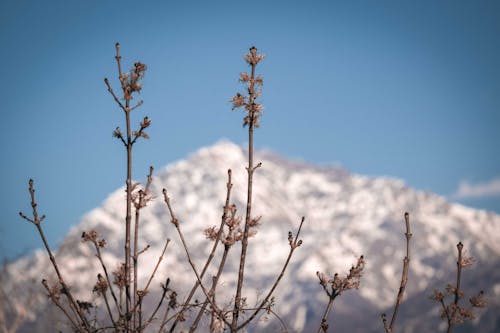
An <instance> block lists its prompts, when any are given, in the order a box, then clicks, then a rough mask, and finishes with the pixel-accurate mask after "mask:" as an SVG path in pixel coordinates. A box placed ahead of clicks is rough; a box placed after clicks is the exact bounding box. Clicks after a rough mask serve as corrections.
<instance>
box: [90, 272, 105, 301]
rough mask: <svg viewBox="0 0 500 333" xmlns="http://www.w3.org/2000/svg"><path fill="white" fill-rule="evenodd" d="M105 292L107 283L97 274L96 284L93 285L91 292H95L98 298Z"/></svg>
mask: <svg viewBox="0 0 500 333" xmlns="http://www.w3.org/2000/svg"><path fill="white" fill-rule="evenodd" d="M106 290H108V282H107V281H106V279H105V278H104V277H103V276H102V275H101V274H98V275H97V282H96V284H95V285H94V289H93V290H92V291H93V292H95V293H96V294H97V295H98V296H101V295H104V294H105V293H106Z"/></svg>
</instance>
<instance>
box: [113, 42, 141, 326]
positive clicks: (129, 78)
mask: <svg viewBox="0 0 500 333" xmlns="http://www.w3.org/2000/svg"><path fill="white" fill-rule="evenodd" d="M115 49H116V56H115V59H116V63H117V66H118V77H119V80H120V83H121V88H122V91H123V99H124V100H125V105H124V104H123V103H122V102H121V101H120V99H119V98H118V97H117V95H116V94H115V93H114V91H113V89H112V88H111V85H110V84H109V80H108V79H104V82H105V83H106V86H107V87H108V91H109V93H110V94H111V95H112V96H113V99H114V100H115V102H116V103H117V104H118V106H119V107H120V108H121V109H122V110H123V112H124V113H125V123H126V137H125V138H124V137H123V135H122V133H121V132H120V131H119V128H117V130H115V132H113V135H114V136H116V137H118V138H120V139H121V141H122V142H123V144H124V145H125V147H126V150H127V172H126V173H127V176H126V192H127V196H126V215H125V244H124V256H125V309H126V310H125V316H124V317H125V330H126V332H128V331H129V330H131V329H132V327H131V326H130V325H131V324H132V325H133V326H134V327H135V326H136V316H135V311H134V313H131V309H132V297H131V291H130V289H131V286H130V284H131V280H132V270H131V262H130V261H131V257H132V249H131V244H130V243H131V221H132V146H133V144H134V143H135V141H136V139H137V134H135V137H134V138H132V136H133V133H132V129H131V126H130V112H131V111H132V110H133V109H135V108H137V107H139V106H140V105H142V101H140V102H139V103H137V105H135V106H134V107H132V108H131V107H130V100H131V99H132V94H133V93H134V92H139V91H140V90H141V87H142V86H141V84H139V83H138V81H139V80H140V79H141V78H142V77H143V75H144V71H145V70H146V66H145V65H144V64H142V63H140V62H136V63H135V64H134V66H135V69H133V70H132V71H131V73H130V74H127V73H122V68H121V58H122V57H121V55H120V44H119V43H116V45H115ZM144 120H145V121H144V122H143V123H141V130H140V133H139V135H140V136H143V135H142V130H143V129H144V128H146V127H148V126H149V124H150V123H151V122H150V121H149V119H147V117H146V118H144ZM146 120H147V121H146ZM146 123H147V124H146ZM135 255H136V253H135V252H134V256H135ZM120 295H121V293H120ZM134 295H135V293H134ZM131 319H132V322H131Z"/></svg>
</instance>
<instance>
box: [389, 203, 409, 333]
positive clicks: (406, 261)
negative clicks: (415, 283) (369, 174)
mask: <svg viewBox="0 0 500 333" xmlns="http://www.w3.org/2000/svg"><path fill="white" fill-rule="evenodd" d="M405 224H406V233H405V236H406V256H405V258H404V259H403V272H402V274H401V283H400V286H399V291H398V295H397V297H396V305H394V312H393V313H392V317H391V322H390V324H389V325H388V324H387V318H386V314H385V313H383V314H382V315H381V317H382V323H383V324H384V329H385V332H386V333H392V332H393V327H394V323H395V322H396V317H397V315H398V310H399V306H400V305H401V303H403V295H404V292H405V289H406V284H407V282H408V270H409V268H410V239H411V236H412V234H411V232H410V214H409V213H405Z"/></svg>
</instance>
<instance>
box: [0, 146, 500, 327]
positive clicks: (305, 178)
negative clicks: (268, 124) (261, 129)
mask: <svg viewBox="0 0 500 333" xmlns="http://www.w3.org/2000/svg"><path fill="white" fill-rule="evenodd" d="M255 161H256V163H257V162H259V161H262V162H263V165H262V167H261V168H259V169H258V170H256V172H255V178H254V197H253V203H254V208H253V209H254V210H253V212H254V214H255V216H258V215H262V219H261V222H262V224H261V226H260V227H259V231H258V233H257V235H256V236H255V238H252V242H251V243H252V245H251V249H250V251H249V253H248V259H247V262H248V271H249V272H252V274H251V276H249V278H248V281H246V282H245V286H246V288H247V289H246V295H247V296H248V297H249V298H248V302H249V304H250V303H251V302H253V301H255V300H254V299H252V295H258V294H259V293H260V292H261V291H262V290H265V289H266V288H267V287H268V286H267V284H266V283H267V282H268V281H269V280H270V279H272V277H273V276H274V274H275V273H276V272H278V271H279V269H280V267H281V266H280V265H281V264H282V260H283V259H284V258H286V255H287V251H288V243H287V234H288V231H289V230H295V228H296V226H297V224H298V222H299V221H300V218H301V216H306V222H305V225H304V228H303V233H302V234H301V238H302V239H303V245H302V246H301V247H300V249H298V250H297V251H296V254H294V257H293V259H292V264H291V267H290V271H288V272H287V275H286V276H285V278H284V280H283V284H284V286H282V288H280V289H279V290H278V292H277V294H276V297H277V299H279V300H283V301H282V302H281V303H280V304H279V307H278V308H277V310H279V311H280V315H281V316H282V317H284V318H293V317H295V316H298V312H300V313H306V317H307V319H308V320H307V321H315V322H319V321H318V318H317V316H318V314H319V313H320V312H321V306H322V304H323V303H322V302H323V301H325V300H324V298H323V296H324V295H322V290H321V288H319V287H318V281H317V278H316V275H315V272H316V270H320V271H324V272H329V273H333V272H339V273H342V272H345V271H346V270H348V268H349V267H350V265H351V264H352V263H353V262H354V260H355V258H356V257H357V256H359V255H361V254H364V255H365V258H366V260H367V265H366V268H365V274H364V276H363V278H362V282H361V287H360V289H359V292H358V293H352V294H355V295H356V296H354V298H349V297H347V298H346V300H347V301H346V302H339V304H338V305H337V306H338V307H337V308H336V310H337V313H338V314H339V318H336V319H335V320H339V322H336V323H337V325H339V326H337V327H338V330H339V331H345V330H347V329H348V327H349V324H352V323H356V325H358V327H361V328H360V329H359V330H358V331H362V332H371V330H370V327H374V325H373V323H371V324H370V323H369V322H368V320H372V319H373V318H375V319H373V320H379V319H378V313H380V312H381V311H385V308H386V307H389V306H391V305H392V304H393V302H394V297H395V293H396V291H397V288H398V286H399V276H398V273H397V272H399V271H400V270H401V262H402V259H403V258H404V251H403V250H404V249H403V247H402V244H403V242H404V241H403V238H404V236H403V232H404V230H403V222H402V221H403V214H404V212H405V211H408V212H410V216H411V221H412V232H413V234H414V237H413V238H412V253H413V256H412V259H411V265H410V277H409V283H408V289H407V295H408V297H409V298H418V299H421V300H422V302H427V298H428V294H429V293H430V291H429V290H428V288H431V287H440V286H441V285H442V284H443V281H442V280H443V278H445V277H446V279H448V276H451V274H450V273H449V272H452V271H453V269H454V265H453V261H454V259H453V257H452V255H451V254H452V253H453V249H454V248H455V245H456V243H457V242H458V241H459V240H460V241H462V242H463V243H464V244H465V245H466V247H467V248H468V250H469V252H470V253H471V254H472V255H474V256H475V257H476V259H477V267H478V269H477V271H476V270H473V271H469V272H467V273H468V274H471V275H470V279H471V280H470V281H475V283H476V284H481V281H485V278H484V277H485V276H486V277H492V276H496V275H494V274H493V273H494V270H495V269H496V267H497V266H498V264H499V260H498V256H499V254H500V249H499V247H498V246H497V245H495V244H500V236H499V235H500V217H499V216H498V215H496V214H484V213H481V212H478V211H476V210H473V209H462V208H460V207H461V206H459V205H456V204H452V203H448V202H447V201H446V200H444V198H442V197H439V196H437V195H434V194H430V193H423V192H419V191H415V190H413V189H411V188H410V187H408V186H407V185H406V184H404V182H402V181H398V180H394V179H389V178H381V177H379V178H377V177H365V176H360V175H355V174H351V173H349V172H348V171H346V170H344V169H341V168H338V167H337V168H336V167H319V166H315V165H311V164H308V163H306V162H297V161H291V160H289V159H286V158H284V157H281V156H279V155H277V154H274V153H269V152H265V151H264V152H263V151H256V153H255ZM246 165H247V156H246V149H245V148H243V147H242V146H239V145H236V144H234V143H232V142H231V141H228V140H220V141H218V142H217V143H215V144H214V145H212V146H209V147H206V148H201V149H200V150H198V151H196V152H195V153H193V154H192V155H190V156H189V157H188V158H187V159H184V160H180V161H178V162H175V163H173V164H170V165H169V166H168V167H166V168H165V169H163V170H162V171H161V172H159V173H158V175H157V176H156V177H155V178H154V181H153V184H152V190H153V195H154V196H156V200H154V201H152V202H151V203H150V204H149V205H148V207H146V208H144V209H143V210H141V217H142V220H141V225H142V228H141V231H140V243H141V246H145V245H146V244H148V245H150V246H151V247H150V249H149V250H148V251H147V252H146V253H145V254H144V260H143V261H142V262H143V263H144V265H145V266H146V267H145V271H146V272H150V271H151V269H152V267H150V266H152V265H153V264H154V263H155V259H156V258H158V255H159V253H160V251H161V248H162V246H163V244H164V242H165V239H167V238H171V239H172V240H173V241H172V245H171V246H169V250H168V258H167V260H166V261H167V263H168V268H167V267H165V268H164V269H163V271H161V272H159V273H158V274H159V275H162V278H163V277H164V276H165V275H168V276H170V277H171V279H172V283H173V284H175V288H176V290H177V291H179V293H182V292H183V291H184V290H186V289H187V288H189V286H190V284H191V283H192V282H194V279H192V277H193V275H192V274H191V271H190V268H189V266H188V265H186V258H185V254H184V252H183V249H182V246H180V244H179V243H178V241H177V235H176V231H175V230H174V229H173V227H172V225H171V223H169V222H168V221H169V217H168V212H167V209H166V207H165V204H164V203H163V201H162V200H161V189H162V188H167V189H168V192H169V196H170V197H171V200H172V204H173V206H174V209H175V211H176V215H177V217H178V219H179V221H180V225H181V228H182V229H183V232H184V235H185V238H186V239H188V240H189V245H190V247H191V251H192V255H193V257H194V260H195V261H196V262H199V263H200V265H201V262H203V260H204V258H205V257H206V255H207V248H208V247H209V246H210V242H209V241H208V240H207V239H206V237H205V236H204V235H203V230H204V229H205V228H207V227H210V226H212V225H217V224H219V223H220V216H221V212H222V206H223V203H224V198H225V191H226V182H227V169H232V171H233V178H232V183H233V188H232V192H231V202H232V203H234V204H235V205H236V207H237V209H238V214H239V215H242V214H244V212H245V202H246V179H247V178H246V177H247V172H246V169H245V167H246ZM124 201H125V195H124V192H123V190H118V191H116V192H114V193H113V194H112V195H110V197H109V198H108V199H107V200H106V201H105V202H104V203H103V206H102V207H99V208H97V209H95V210H93V211H92V212H91V213H90V214H88V215H86V216H85V217H84V219H83V220H82V223H81V224H80V225H78V226H75V227H74V228H73V229H72V230H73V231H72V232H71V233H70V234H69V235H68V236H67V237H66V239H65V240H64V241H63V243H62V245H61V246H60V248H59V250H58V253H57V258H58V262H59V263H60V265H61V266H62V267H65V269H64V271H65V274H66V275H67V276H68V277H69V278H68V280H69V281H71V283H72V285H73V286H75V292H79V293H80V295H81V296H82V297H87V296H88V291H89V290H92V286H91V282H92V281H94V279H95V274H96V273H97V272H99V269H100V268H99V265H97V264H96V263H95V262H94V261H93V260H92V258H93V254H92V251H91V249H90V248H89V247H88V244H81V243H80V242H79V235H80V234H81V232H82V231H88V229H89V228H95V229H97V230H98V231H99V232H100V233H101V235H102V237H104V238H105V239H106V241H107V244H108V245H107V248H106V249H105V250H106V262H108V263H110V265H112V267H115V265H116V264H118V263H119V262H121V261H122V256H123V255H122V253H123V247H122V245H121V244H123V236H124V235H123V232H122V229H123V219H124V212H123V210H124ZM75 244H76V245H75ZM232 252H233V253H232V257H231V258H228V265H227V266H226V268H225V273H224V276H223V280H224V285H225V288H223V289H224V290H221V295H218V299H221V302H222V301H223V300H222V299H223V298H226V299H227V301H228V302H229V300H230V298H231V291H232V290H234V288H233V287H234V283H235V281H233V278H234V276H235V274H236V275H237V269H238V267H237V265H236V264H235V263H237V262H238V260H237V259H238V253H237V252H238V251H232ZM141 258H142V257H141ZM40 260H41V259H40ZM45 263H46V264H37V265H27V264H26V261H24V262H19V263H17V265H16V263H14V264H13V265H11V266H10V267H9V270H10V271H11V272H12V274H11V276H16V278H17V279H19V281H25V282H24V283H29V282H28V281H29V279H32V278H38V277H40V276H47V275H49V274H50V272H51V269H50V267H49V266H48V265H47V264H48V260H45ZM186 277H189V278H186ZM144 278H145V276H142V277H140V279H144ZM189 279H191V280H189ZM490 280H491V278H490ZM490 280H487V281H486V282H485V285H481V288H483V289H485V291H486V293H487V294H488V293H490V294H493V295H495V292H496V293H500V289H499V288H498V287H497V288H496V289H494V283H493V282H492V281H490ZM496 283H497V284H498V281H496ZM157 287H158V286H157ZM495 290H496V291H495ZM224 291H227V293H226V292H224ZM498 296H500V295H497V299H500V297H498ZM343 299H344V297H343ZM422 304H426V303H422ZM360 306H362V308H363V311H356V309H359V307H360ZM428 308H429V306H424V307H423V308H422V309H421V310H420V312H419V313H418V314H417V315H418V316H419V317H421V318H426V320H421V321H419V323H415V321H411V318H406V320H407V321H405V319H404V318H402V321H403V322H404V323H402V324H401V325H402V327H403V326H404V327H405V328H407V331H408V332H417V331H428V329H427V328H426V327H423V326H418V325H417V324H426V323H428V322H433V321H432V320H430V321H429V320H427V319H428V318H434V317H435V319H436V320H437V318H438V314H439V312H438V310H436V313H429V312H428ZM490 308H491V309H492V311H493V312H495V311H496V310H498V309H499V308H500V305H499V304H497V303H494V304H492V305H491V306H490ZM370 309H371V310H370ZM40 311H41V312H43V308H41V310H40ZM370 311H371V312H370ZM342 314H343V315H344V316H346V320H347V321H346V325H345V326H342V322H341V321H342V318H340V317H342ZM358 314H359V315H358ZM365 314H368V315H365ZM301 322H302V324H300V325H298V326H296V327H294V329H295V330H297V331H308V329H307V328H306V327H304V326H301V325H304V322H305V321H301ZM434 322H435V321H434ZM375 326H376V325H375ZM375 331H376V330H375ZM484 332H488V331H486V330H484ZM490 332H493V331H490Z"/></svg>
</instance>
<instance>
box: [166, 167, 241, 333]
mask: <svg viewBox="0 0 500 333" xmlns="http://www.w3.org/2000/svg"><path fill="white" fill-rule="evenodd" d="M231 176H232V172H231V169H228V170H227V183H226V201H225V204H224V209H223V212H222V217H221V222H220V226H219V231H218V233H217V238H216V239H215V242H214V245H213V246H212V250H211V251H210V254H209V256H208V258H207V261H206V262H205V265H204V266H203V269H202V271H201V273H200V277H201V278H203V276H204V275H205V272H206V271H207V269H208V267H209V265H210V263H211V262H212V259H213V258H214V255H215V250H216V249H217V246H218V245H219V242H220V237H221V235H222V232H223V227H224V223H225V221H226V219H227V213H228V211H229V202H230V200H231V189H232V187H233V184H232V182H231ZM224 251H225V250H224ZM221 262H222V261H221ZM219 269H222V268H221V267H220V266H219ZM199 286H200V284H199V283H198V280H196V282H195V284H194V286H193V288H191V291H190V292H189V295H188V297H187V299H186V300H185V301H184V304H183V305H182V309H181V311H180V312H179V315H178V316H177V318H176V319H175V320H174V323H173V324H172V326H171V327H170V331H169V332H170V333H172V332H173V331H174V329H175V327H176V325H177V323H178V322H179V320H180V319H181V318H182V316H183V314H184V312H185V311H186V309H187V308H188V304H189V302H190V301H191V299H192V298H193V296H194V293H195V292H196V290H197V289H198V287H199ZM200 312H201V311H200Z"/></svg>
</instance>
